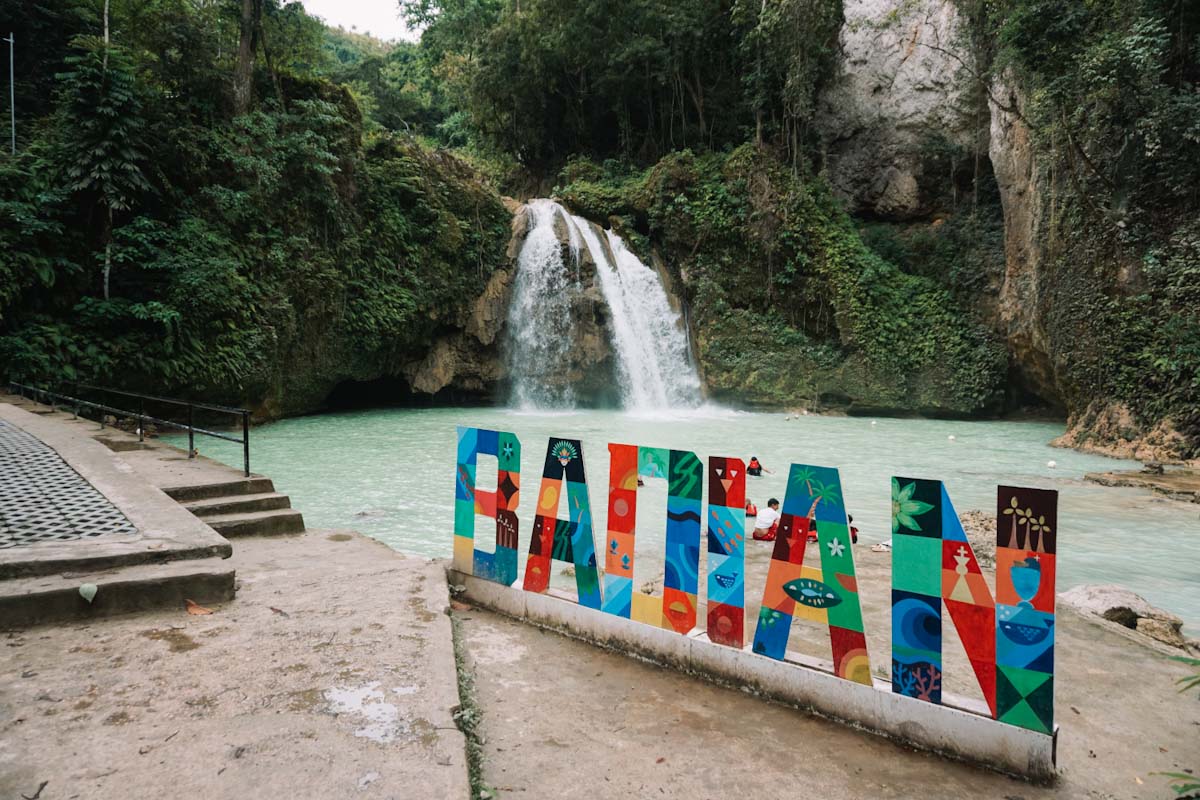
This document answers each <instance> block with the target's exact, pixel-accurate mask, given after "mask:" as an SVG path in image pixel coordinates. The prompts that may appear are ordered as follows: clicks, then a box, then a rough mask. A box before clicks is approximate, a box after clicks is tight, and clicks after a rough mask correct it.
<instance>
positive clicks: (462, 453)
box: [454, 428, 521, 586]
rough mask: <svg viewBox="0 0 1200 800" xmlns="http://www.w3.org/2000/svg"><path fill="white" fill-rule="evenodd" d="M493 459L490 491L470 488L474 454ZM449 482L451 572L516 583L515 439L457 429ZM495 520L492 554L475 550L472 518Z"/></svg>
mask: <svg viewBox="0 0 1200 800" xmlns="http://www.w3.org/2000/svg"><path fill="white" fill-rule="evenodd" d="M480 455H485V456H495V457H496V462H497V470H496V491H494V492H485V491H480V490H478V489H477V488H476V487H475V470H476V466H477V464H478V461H479V456H480ZM455 472H456V473H457V474H456V476H455V482H454V569H456V570H457V571H459V572H461V573H463V574H465V575H474V576H475V577H477V578H484V579H486V580H489V581H495V582H496V583H502V584H504V585H506V586H511V585H512V584H513V583H515V582H516V580H517V539H518V533H517V532H518V530H519V528H518V523H517V505H518V504H519V503H520V499H521V498H520V494H519V490H520V487H521V441H520V440H519V439H517V437H516V436H515V435H514V434H511V433H505V432H497V431H489V430H483V429H480V428H459V429H458V463H457V465H456V467H455ZM476 515H479V516H482V517H488V518H489V519H494V520H495V521H496V552H495V553H488V552H486V551H483V550H480V549H478V548H477V547H475V517H476Z"/></svg>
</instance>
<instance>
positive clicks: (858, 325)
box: [558, 144, 1006, 414]
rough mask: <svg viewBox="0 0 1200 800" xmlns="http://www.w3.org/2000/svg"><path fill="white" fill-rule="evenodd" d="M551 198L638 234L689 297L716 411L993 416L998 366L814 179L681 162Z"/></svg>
mask: <svg viewBox="0 0 1200 800" xmlns="http://www.w3.org/2000/svg"><path fill="white" fill-rule="evenodd" d="M563 177H564V180H568V181H569V182H568V183H566V184H565V185H564V186H560V187H559V189H558V194H559V195H560V196H562V197H563V198H564V199H565V200H566V201H567V202H569V203H571V204H572V205H574V206H578V207H582V208H586V209H588V211H589V212H590V213H592V214H593V215H597V216H600V217H604V218H607V217H609V216H617V217H625V218H626V222H625V223H624V227H623V228H622V232H623V233H625V232H627V231H629V230H631V229H633V230H636V229H637V228H638V227H639V226H641V227H644V230H645V232H646V233H647V234H648V241H649V242H651V243H652V244H653V246H655V247H658V248H660V249H661V251H662V253H663V256H664V258H665V261H666V262H667V263H668V264H670V265H671V267H672V269H673V270H676V271H677V274H678V275H679V278H680V280H681V281H682V285H683V286H684V288H685V290H686V291H685V294H686V295H687V296H688V297H689V298H690V300H691V306H692V313H693V321H694V323H695V327H696V330H697V339H698V342H697V343H698V345H699V355H700V360H701V365H702V367H703V368H704V372H705V376H706V379H707V381H708V384H709V386H710V388H711V389H712V391H713V392H714V393H715V394H716V395H717V396H718V397H720V398H722V399H730V400H741V401H743V402H750V403H754V404H759V405H763V406H774V407H778V406H789V405H835V406H845V405H850V404H853V405H855V406H858V407H862V408H904V409H912V410H920V411H926V412H931V413H955V414H971V413H980V412H985V411H990V410H996V409H998V408H999V407H1000V403H1001V400H1002V392H1003V378H1004V369H1005V363H1006V362H1005V356H1004V351H1003V348H1002V347H1001V346H1000V345H999V343H998V342H997V341H996V340H995V339H994V338H993V337H992V336H991V335H989V334H988V332H987V331H986V330H985V329H984V328H983V326H982V325H981V324H979V323H978V322H975V321H973V320H971V318H970V316H969V315H967V314H965V313H963V312H962V311H961V310H960V308H959V306H958V305H957V304H956V302H955V300H954V298H953V297H952V296H951V294H950V293H949V292H947V291H946V290H945V289H944V288H942V287H941V286H940V285H939V284H938V283H937V282H935V281H934V280H931V279H930V278H927V277H923V276H918V275H909V274H906V273H904V272H903V271H901V270H900V269H899V268H897V267H896V266H895V265H894V264H892V263H889V262H887V261H885V260H884V259H882V258H880V257H879V256H878V255H877V254H876V253H875V252H873V251H872V250H870V249H869V248H868V247H867V246H866V245H864V244H863V242H862V240H861V239H860V238H859V236H858V233H857V231H856V230H855V228H854V226H853V224H852V222H851V221H850V219H849V218H848V217H847V216H846V214H845V213H844V212H843V211H842V210H841V208H840V206H839V205H838V203H837V202H836V200H834V198H833V197H832V196H831V194H830V192H829V190H828V188H827V187H826V186H825V184H824V183H823V182H821V181H820V180H817V179H815V178H812V177H802V176H797V175H795V174H794V173H793V171H792V170H791V168H790V167H789V166H787V165H785V164H784V163H782V162H781V161H780V160H779V159H778V158H777V157H775V156H773V155H772V154H771V153H770V152H769V151H767V150H764V149H761V148H757V147H755V146H754V145H749V144H748V145H743V146H742V147H740V148H738V149H737V150H734V151H733V152H731V153H729V154H707V155H701V156H697V155H694V154H692V153H691V152H690V151H684V152H682V153H676V154H673V155H671V156H668V157H667V158H665V159H663V160H662V161H660V162H659V163H658V164H656V165H655V166H654V167H652V168H651V169H650V170H648V171H647V172H646V173H644V174H642V175H640V176H636V177H635V176H630V175H621V174H618V175H615V176H612V177H607V176H606V175H605V171H604V170H603V168H600V167H595V166H592V167H591V168H590V169H588V168H586V167H585V165H583V164H581V163H579V162H576V163H573V164H572V165H571V166H570V167H568V169H567V170H566V171H565V173H564V176H563Z"/></svg>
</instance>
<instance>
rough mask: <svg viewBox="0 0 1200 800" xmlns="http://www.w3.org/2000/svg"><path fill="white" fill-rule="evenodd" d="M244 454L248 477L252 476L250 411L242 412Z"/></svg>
mask: <svg viewBox="0 0 1200 800" xmlns="http://www.w3.org/2000/svg"><path fill="white" fill-rule="evenodd" d="M242 456H243V457H244V458H245V462H246V477H247V478H249V477H250V412H249V411H243V412H242Z"/></svg>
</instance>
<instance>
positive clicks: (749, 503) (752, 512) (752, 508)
mask: <svg viewBox="0 0 1200 800" xmlns="http://www.w3.org/2000/svg"><path fill="white" fill-rule="evenodd" d="M746 516H747V517H757V516H758V506H756V505H754V501H753V500H751V499H750V498H749V497H747V498H746Z"/></svg>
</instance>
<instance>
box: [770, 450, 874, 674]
mask: <svg viewBox="0 0 1200 800" xmlns="http://www.w3.org/2000/svg"><path fill="white" fill-rule="evenodd" d="M814 528H815V529H816V534H817V548H818V550H819V551H820V555H821V562H820V563H821V566H820V568H819V569H812V568H809V567H805V565H804V555H805V549H806V546H807V540H808V535H809V532H810V531H812V530H813V529H814ZM796 616H802V617H804V618H807V619H813V620H817V621H821V622H824V623H825V624H827V625H828V628H829V638H830V645H831V648H832V651H833V667H834V674H836V675H837V676H838V677H839V678H843V679H845V680H850V681H854V682H856V683H861V684H864V685H867V686H871V685H872V680H871V662H870V657H869V656H868V653H867V639H866V635H865V633H864V631H863V617H862V605H861V603H860V601H859V597H858V581H857V579H856V577H855V571H854V551H853V548H852V547H851V539H850V523H849V520H848V519H847V517H846V505H845V501H844V499H843V497H842V484H841V477H840V475H839V473H838V470H837V469H836V468H834V467H816V466H811V465H807V464H792V466H791V471H790V473H789V475H788V484H787V494H786V495H785V499H784V503H783V514H782V516H781V517H780V520H779V533H778V536H777V538H776V540H775V549H774V551H773V552H772V554H771V562H770V565H769V566H768V568H767V582H766V586H765V587H764V589H763V601H762V607H761V609H760V610H759V617H758V625H757V627H756V628H755V631H754V652H756V653H760V654H762V655H766V656H770V657H771V658H776V659H783V658H784V656H785V655H786V653H787V642H788V637H789V635H790V632H791V623H792V620H793V618H794V617H796Z"/></svg>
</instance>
